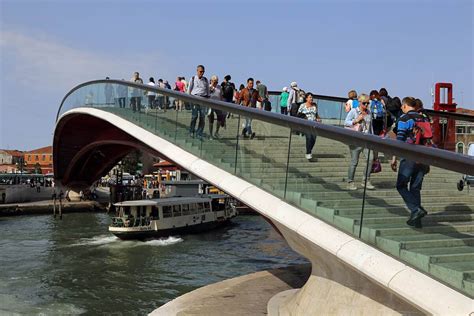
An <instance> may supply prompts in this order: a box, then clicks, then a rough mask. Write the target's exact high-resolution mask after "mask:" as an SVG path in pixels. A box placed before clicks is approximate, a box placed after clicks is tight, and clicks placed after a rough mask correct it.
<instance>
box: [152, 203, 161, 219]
mask: <svg viewBox="0 0 474 316" xmlns="http://www.w3.org/2000/svg"><path fill="white" fill-rule="evenodd" d="M151 217H152V218H154V219H159V218H160V215H159V212H158V207H157V206H155V205H153V206H152V207H151Z"/></svg>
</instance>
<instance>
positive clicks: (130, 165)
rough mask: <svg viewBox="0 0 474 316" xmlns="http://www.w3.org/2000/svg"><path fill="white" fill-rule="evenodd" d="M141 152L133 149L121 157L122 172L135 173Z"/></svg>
mask: <svg viewBox="0 0 474 316" xmlns="http://www.w3.org/2000/svg"><path fill="white" fill-rule="evenodd" d="M141 156H142V154H141V153H140V151H139V150H134V151H132V152H131V153H129V154H128V155H127V156H125V158H123V159H122V166H123V172H128V173H130V174H131V175H135V174H136V173H137V169H138V164H139V163H140V160H141Z"/></svg>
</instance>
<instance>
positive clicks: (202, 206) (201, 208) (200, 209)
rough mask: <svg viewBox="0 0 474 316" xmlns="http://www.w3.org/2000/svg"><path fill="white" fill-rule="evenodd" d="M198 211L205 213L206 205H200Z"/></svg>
mask: <svg viewBox="0 0 474 316" xmlns="http://www.w3.org/2000/svg"><path fill="white" fill-rule="evenodd" d="M197 209H198V211H199V213H202V212H204V203H198V208H197Z"/></svg>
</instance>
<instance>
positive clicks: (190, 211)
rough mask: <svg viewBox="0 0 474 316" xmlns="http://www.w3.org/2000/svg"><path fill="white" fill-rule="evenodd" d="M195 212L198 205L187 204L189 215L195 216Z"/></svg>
mask: <svg viewBox="0 0 474 316" xmlns="http://www.w3.org/2000/svg"><path fill="white" fill-rule="evenodd" d="M197 211H198V204H197V203H191V204H189V214H196V213H197Z"/></svg>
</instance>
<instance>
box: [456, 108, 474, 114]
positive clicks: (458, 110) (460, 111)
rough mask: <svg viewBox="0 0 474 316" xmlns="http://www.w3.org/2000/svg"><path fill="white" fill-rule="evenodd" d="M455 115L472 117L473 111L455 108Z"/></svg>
mask: <svg viewBox="0 0 474 316" xmlns="http://www.w3.org/2000/svg"><path fill="white" fill-rule="evenodd" d="M456 113H460V114H467V115H474V110H469V109H464V108H457V109H456Z"/></svg>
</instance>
